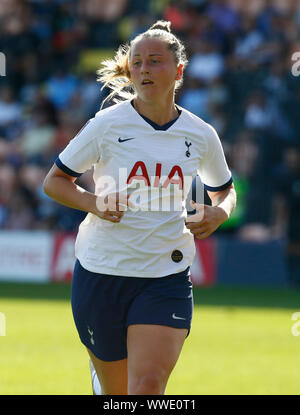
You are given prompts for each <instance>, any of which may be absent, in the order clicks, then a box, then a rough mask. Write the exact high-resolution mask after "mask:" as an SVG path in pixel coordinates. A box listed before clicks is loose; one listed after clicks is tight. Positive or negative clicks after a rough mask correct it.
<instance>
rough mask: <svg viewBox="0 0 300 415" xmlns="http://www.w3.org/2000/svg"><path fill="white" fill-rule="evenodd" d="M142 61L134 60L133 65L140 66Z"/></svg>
mask: <svg viewBox="0 0 300 415" xmlns="http://www.w3.org/2000/svg"><path fill="white" fill-rule="evenodd" d="M140 63H141V62H140V61H136V62H133V66H138V65H139V64H140Z"/></svg>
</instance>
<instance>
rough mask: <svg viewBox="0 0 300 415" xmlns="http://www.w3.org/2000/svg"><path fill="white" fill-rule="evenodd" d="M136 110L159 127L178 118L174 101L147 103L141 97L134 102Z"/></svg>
mask: <svg viewBox="0 0 300 415" xmlns="http://www.w3.org/2000/svg"><path fill="white" fill-rule="evenodd" d="M133 105H134V108H135V110H136V111H137V112H138V113H139V114H141V115H144V116H145V117H147V118H149V119H150V120H151V121H153V122H155V123H156V124H158V125H164V124H167V123H168V122H170V121H172V120H174V119H175V118H176V117H178V111H177V109H176V106H175V103H174V100H173V98H172V100H170V102H169V103H168V102H166V101H164V102H145V101H142V100H141V99H140V98H139V97H137V98H135V99H134V101H133Z"/></svg>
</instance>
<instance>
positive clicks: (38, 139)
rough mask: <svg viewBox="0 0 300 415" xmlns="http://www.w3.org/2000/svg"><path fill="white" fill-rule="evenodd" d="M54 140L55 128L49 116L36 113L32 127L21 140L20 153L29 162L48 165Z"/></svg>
mask: <svg viewBox="0 0 300 415" xmlns="http://www.w3.org/2000/svg"><path fill="white" fill-rule="evenodd" d="M54 139H55V127H54V126H53V125H52V124H51V123H50V122H49V119H48V114H47V113H46V112H45V111H42V110H39V111H36V112H35V113H34V114H33V122H32V125H31V126H30V127H28V128H27V129H26V130H25V132H24V134H23V136H21V137H20V139H19V151H20V153H21V154H22V156H23V157H24V158H25V160H27V161H31V162H33V161H34V162H36V163H42V164H44V165H48V163H49V158H50V159H51V149H52V147H53V142H54ZM49 156H50V157H49Z"/></svg>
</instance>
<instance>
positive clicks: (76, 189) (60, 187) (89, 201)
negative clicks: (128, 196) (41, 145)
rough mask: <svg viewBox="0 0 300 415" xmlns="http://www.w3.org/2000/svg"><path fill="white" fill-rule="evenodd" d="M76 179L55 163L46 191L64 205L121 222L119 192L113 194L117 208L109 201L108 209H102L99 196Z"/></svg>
mask: <svg viewBox="0 0 300 415" xmlns="http://www.w3.org/2000/svg"><path fill="white" fill-rule="evenodd" d="M76 179H77V177H73V176H70V175H69V174H67V173H65V172H64V171H63V170H61V169H60V168H59V167H57V166H56V165H55V164H54V165H53V167H52V168H51V170H50V171H49V173H48V174H47V176H46V178H45V180H44V184H43V189H44V192H45V193H46V194H47V195H48V196H49V197H51V198H52V199H54V200H56V202H58V203H60V204H62V205H64V206H67V207H70V208H72V209H78V210H82V211H84V212H90V213H93V214H94V215H97V216H99V217H100V218H101V219H105V220H108V221H110V222H120V220H121V218H122V216H123V215H124V211H122V210H121V209H120V207H119V205H118V202H119V195H118V194H117V193H116V194H114V195H112V197H113V198H114V200H116V203H115V205H114V206H115V208H110V206H109V204H108V203H107V204H106V205H105V206H106V209H105V210H102V211H100V210H99V209H98V206H99V203H98V204H97V196H96V195H95V194H93V193H90V192H88V191H87V190H85V189H83V188H82V187H80V186H78V185H77V184H76V183H75V181H76ZM123 202H124V201H123ZM102 205H103V204H102Z"/></svg>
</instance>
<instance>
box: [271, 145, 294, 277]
mask: <svg viewBox="0 0 300 415" xmlns="http://www.w3.org/2000/svg"><path fill="white" fill-rule="evenodd" d="M273 183H274V188H275V195H274V223H275V229H276V231H277V233H278V234H279V235H280V236H282V237H286V238H287V259H288V268H289V277H290V281H291V282H292V283H294V284H300V145H299V144H298V145H291V146H289V147H287V148H286V150H285V151H284V154H283V161H282V164H281V165H280V166H279V167H278V168H277V169H276V170H275V172H274V175H273Z"/></svg>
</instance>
